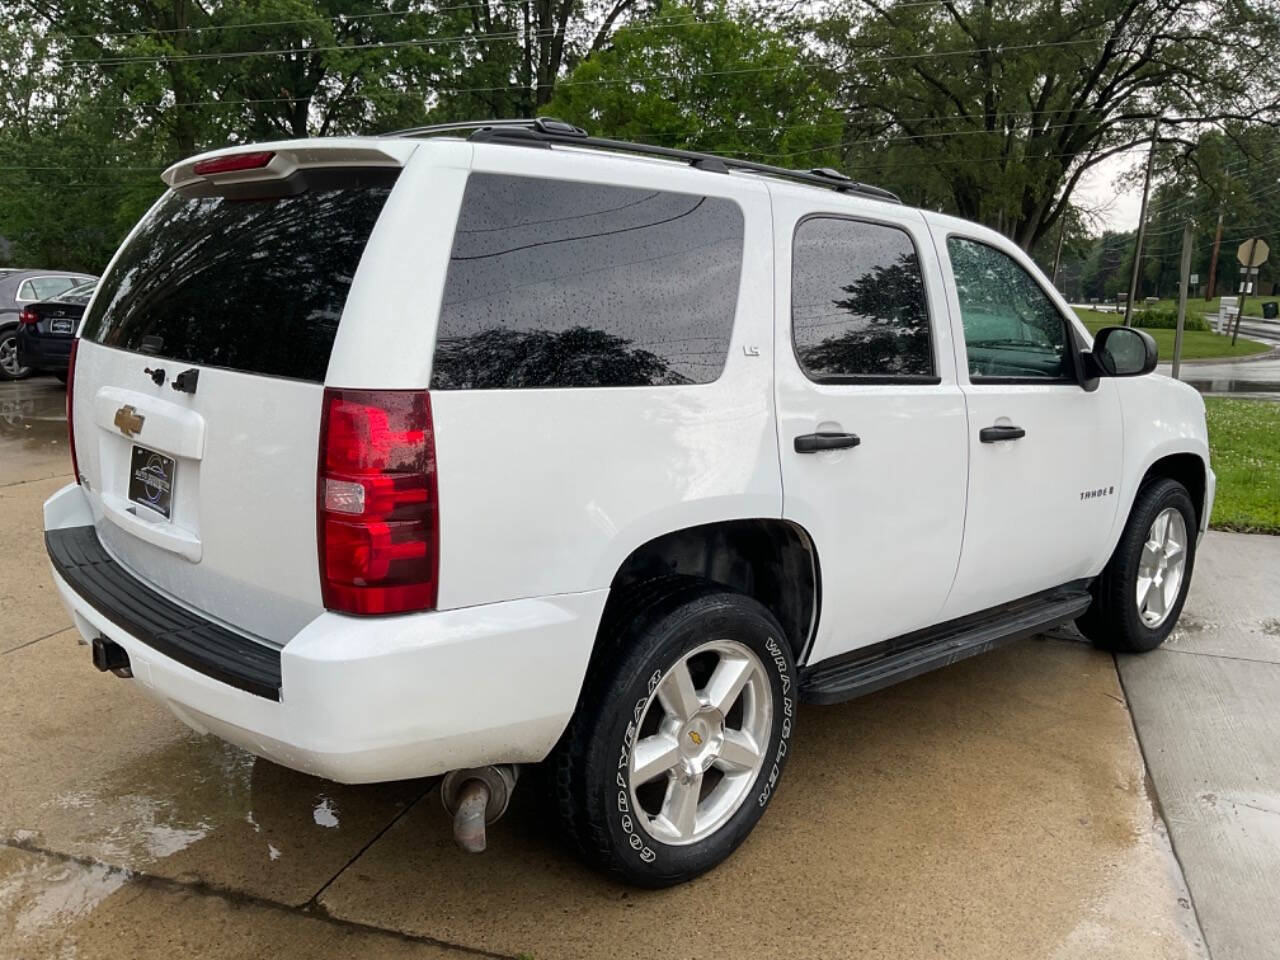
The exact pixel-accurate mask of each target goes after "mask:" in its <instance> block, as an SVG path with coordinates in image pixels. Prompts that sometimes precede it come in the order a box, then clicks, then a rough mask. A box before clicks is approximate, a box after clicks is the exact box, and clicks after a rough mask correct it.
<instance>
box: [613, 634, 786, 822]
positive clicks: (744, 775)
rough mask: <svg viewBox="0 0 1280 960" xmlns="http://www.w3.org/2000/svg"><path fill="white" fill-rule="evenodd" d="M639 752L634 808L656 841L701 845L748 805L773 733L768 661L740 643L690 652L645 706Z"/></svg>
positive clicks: (635, 753) (632, 780) (633, 762)
mask: <svg viewBox="0 0 1280 960" xmlns="http://www.w3.org/2000/svg"><path fill="white" fill-rule="evenodd" d="M636 729H637V733H636V741H635V745H634V747H633V749H632V751H631V758H630V761H629V768H628V780H629V783H628V786H629V787H630V790H631V802H632V809H633V810H635V811H636V812H637V813H639V814H640V815H641V817H642V819H643V822H644V825H645V828H646V831H647V832H648V833H649V835H650V836H652V837H653V838H654V839H655V840H658V841H661V842H662V843H667V844H672V845H682V844H688V843H696V842H698V841H699V840H702V839H704V838H706V837H708V836H710V835H711V834H713V833H715V832H716V831H717V830H718V829H720V827H721V826H723V825H724V823H725V822H726V821H728V820H729V818H730V817H732V816H733V815H734V814H735V813H736V812H737V811H738V809H739V808H740V807H741V806H742V804H743V801H745V800H746V798H747V794H748V792H749V791H750V790H751V787H752V784H754V783H755V780H756V775H757V774H758V773H759V772H760V769H761V768H762V767H763V766H764V760H765V749H766V748H767V747H768V744H769V739H770V735H771V731H772V730H773V690H772V688H771V687H770V686H769V678H768V675H767V674H766V673H765V669H764V664H762V663H761V662H760V658H759V657H757V656H756V654H755V653H754V652H753V651H752V650H751V649H750V648H749V647H747V646H746V645H745V644H742V643H738V642H737V641H735V640H713V641H711V642H709V643H704V644H702V645H701V646H699V647H696V648H695V649H693V650H691V651H690V652H689V653H687V654H685V655H684V656H683V657H681V659H680V660H679V662H677V663H676V664H675V666H673V667H671V669H669V670H668V671H667V672H666V673H665V674H664V675H663V677H662V679H661V680H660V681H659V682H658V685H657V687H656V688H655V690H654V695H653V696H651V697H649V699H648V702H647V703H646V704H645V708H644V713H643V714H642V715H641V717H640V722H639V726H638V727H637V728H636Z"/></svg>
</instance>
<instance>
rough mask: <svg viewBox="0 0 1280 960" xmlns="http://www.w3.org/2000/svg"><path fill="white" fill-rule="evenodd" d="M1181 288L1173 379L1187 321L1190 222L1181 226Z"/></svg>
mask: <svg viewBox="0 0 1280 960" xmlns="http://www.w3.org/2000/svg"><path fill="white" fill-rule="evenodd" d="M1178 275H1179V276H1180V277H1182V289H1181V290H1179V291H1178V328H1177V330H1176V331H1174V334H1173V379H1175V380H1177V379H1178V366H1179V364H1181V362H1182V328H1183V326H1184V325H1185V324H1186V322H1187V295H1188V294H1189V293H1190V292H1191V223H1190V222H1188V223H1187V224H1186V225H1184V226H1183V228H1182V269H1181V270H1179V271H1178Z"/></svg>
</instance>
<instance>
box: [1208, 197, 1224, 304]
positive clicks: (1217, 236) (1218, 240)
mask: <svg viewBox="0 0 1280 960" xmlns="http://www.w3.org/2000/svg"><path fill="white" fill-rule="evenodd" d="M1221 246H1222V208H1221V207H1219V208H1218V229H1217V230H1216V231H1214V234H1213V255H1212V256H1211V257H1209V285H1208V286H1207V287H1205V289H1204V298H1205V299H1206V300H1212V299H1213V293H1214V288H1215V287H1216V286H1217V285H1218V248H1219V247H1221Z"/></svg>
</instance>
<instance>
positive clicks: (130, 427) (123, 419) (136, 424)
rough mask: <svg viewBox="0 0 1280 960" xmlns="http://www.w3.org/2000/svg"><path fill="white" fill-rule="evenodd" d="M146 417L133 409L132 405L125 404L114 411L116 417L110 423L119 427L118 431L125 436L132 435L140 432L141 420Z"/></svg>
mask: <svg viewBox="0 0 1280 960" xmlns="http://www.w3.org/2000/svg"><path fill="white" fill-rule="evenodd" d="M146 419H147V418H146V417H144V416H143V415H142V414H140V413H139V412H138V411H137V410H135V409H133V406H132V405H130V404H125V405H124V406H123V407H121V408H120V409H119V410H117V411H116V418H115V420H113V421H112V423H114V424H115V425H116V426H117V427H119V428H120V432H121V433H123V434H124V435H125V436H126V437H132V436H134V435H135V434H138V433H141V432H142V422H143V421H144V420H146Z"/></svg>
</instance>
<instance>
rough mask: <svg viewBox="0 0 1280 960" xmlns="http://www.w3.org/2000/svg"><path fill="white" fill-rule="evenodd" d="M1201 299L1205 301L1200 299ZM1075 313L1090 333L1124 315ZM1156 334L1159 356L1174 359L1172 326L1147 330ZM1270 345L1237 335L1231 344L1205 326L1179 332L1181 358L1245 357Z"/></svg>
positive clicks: (1090, 311) (1229, 340) (1089, 312)
mask: <svg viewBox="0 0 1280 960" xmlns="http://www.w3.org/2000/svg"><path fill="white" fill-rule="evenodd" d="M1200 302H1201V303H1203V302H1204V301H1203V300H1201V301H1200ZM1076 315H1077V316H1079V317H1080V319H1081V320H1083V321H1084V325H1085V326H1086V327H1088V328H1089V332H1090V333H1097V332H1098V330H1099V328H1101V327H1113V326H1119V325H1120V324H1121V323H1122V322H1123V318H1122V317H1120V316H1117V315H1116V314H1114V313H1098V312H1097V311H1096V310H1077V311H1076ZM1146 332H1147V333H1149V334H1151V336H1152V337H1154V338H1155V341H1156V347H1157V348H1158V349H1159V352H1160V359H1161V360H1172V359H1173V335H1174V333H1175V332H1176V331H1174V330H1147V331H1146ZM1269 349H1271V348H1270V347H1269V346H1267V344H1265V343H1258V342H1257V341H1256V340H1246V339H1245V338H1244V337H1240V338H1239V339H1238V340H1236V345H1235V347H1234V348H1233V347H1232V346H1231V338H1230V337H1228V336H1224V335H1223V334H1220V333H1211V332H1209V331H1207V330H1184V331H1183V333H1182V359H1183V360H1203V359H1207V358H1209V357H1222V358H1228V357H1247V356H1250V355H1251V354H1255V353H1265V352H1266V351H1267V350H1269Z"/></svg>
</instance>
